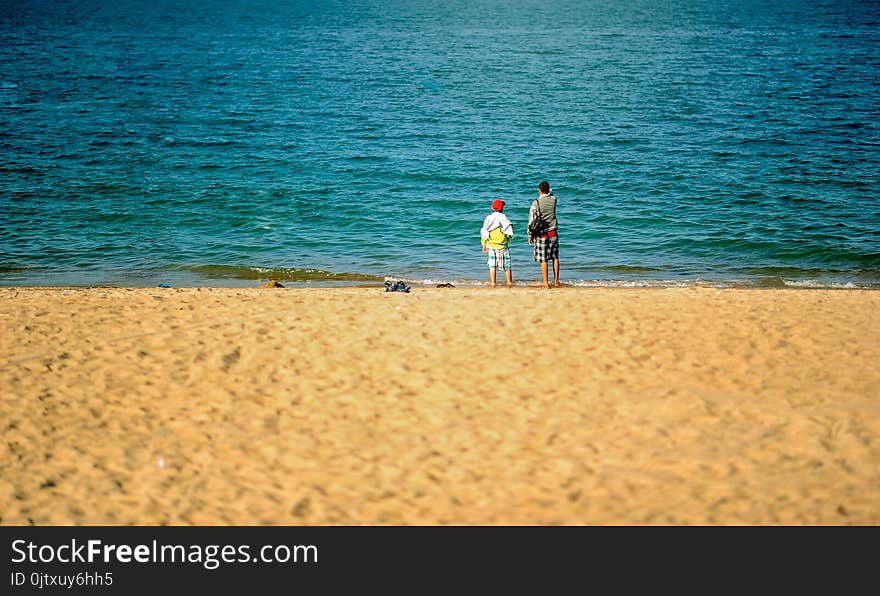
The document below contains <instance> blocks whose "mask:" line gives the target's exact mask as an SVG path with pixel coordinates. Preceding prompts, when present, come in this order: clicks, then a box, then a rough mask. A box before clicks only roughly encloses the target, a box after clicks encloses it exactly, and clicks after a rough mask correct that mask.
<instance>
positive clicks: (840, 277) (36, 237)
mask: <svg viewBox="0 0 880 596" xmlns="http://www.w3.org/2000/svg"><path fill="white" fill-rule="evenodd" d="M545 179H546V180H549V181H550V183H551V185H552V186H553V188H554V190H555V192H556V194H557V195H558V197H559V211H558V215H559V220H560V246H561V249H560V251H561V256H560V261H561V263H562V278H563V281H570V282H575V283H577V284H580V285H593V284H599V285H602V284H606V285H651V284H659V285H666V284H680V283H685V284H690V283H713V284H722V285H723V284H734V285H736V284H744V285H756V286H783V285H795V286H798V285H800V286H832V287H834V286H855V287H878V286H880V2H878V1H876V0H874V1H870V0H868V1H861V0H852V1H833V0H816V1H795V0H762V1H757V0H744V1H738V2H728V1H722V0H667V1H660V0H628V1H627V2H618V1H616V0H580V1H576V0H447V1H440V0H437V1H435V0H406V1H404V0H326V1H321V0H289V1H285V0H278V1H273V2H264V1H257V0H253V1H249V0H229V1H209V0H189V1H187V0H180V1H177V2H165V1H159V2H157V1H154V0H142V1H138V0H115V1H113V2H109V1H98V0H76V1H74V0H44V1H39V2H38V1H28V0H18V1H14V2H12V1H9V0H0V285H54V284H74V285H76V284H118V285H135V286H138V285H155V284H158V283H169V284H172V285H256V283H257V282H258V280H261V279H267V278H270V277H271V278H276V279H290V280H293V281H294V283H302V284H326V283H352V282H371V281H373V282H375V281H381V280H382V279H385V278H396V279H406V280H410V281H413V282H424V283H433V282H441V281H457V282H459V283H469V282H474V283H475V282H482V281H483V280H484V279H485V278H486V267H485V259H484V255H483V253H482V252H481V251H480V244H479V235H478V231H479V228H480V225H481V223H482V220H483V217H484V216H485V215H487V214H488V213H489V212H490V204H491V201H492V200H494V199H498V198H501V199H504V200H505V201H506V202H507V209H506V213H507V214H508V215H509V216H510V217H511V219H512V221H513V223H514V226H515V230H516V234H517V235H516V237H515V238H514V240H513V242H512V249H511V252H512V259H513V266H514V277H515V279H517V280H521V281H527V280H535V279H537V278H538V276H539V273H538V267H537V265H536V264H535V263H534V262H533V261H532V258H531V252H530V247H529V246H528V244H527V243H526V240H525V222H526V215H527V210H528V207H529V204H530V201H531V200H532V199H533V198H534V196H535V194H536V187H537V184H538V182H539V181H541V180H545Z"/></svg>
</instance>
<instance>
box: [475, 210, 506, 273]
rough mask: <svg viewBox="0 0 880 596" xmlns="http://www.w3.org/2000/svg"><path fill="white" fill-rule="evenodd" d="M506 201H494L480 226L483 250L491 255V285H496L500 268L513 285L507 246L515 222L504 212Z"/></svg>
mask: <svg viewBox="0 0 880 596" xmlns="http://www.w3.org/2000/svg"><path fill="white" fill-rule="evenodd" d="M503 211H504V201H502V200H501V199H497V200H495V201H492V213H490V214H489V215H487V216H486V219H484V220H483V227H482V228H480V243H481V244H482V245H483V252H484V253H487V254H488V255H489V261H488V265H489V285H490V286H492V287H493V288H494V287H495V285H496V284H495V277H496V273H497V271H498V269H502V270H503V271H504V276H505V277H506V278H507V287H508V288H510V287H512V286H513V271H511V269H510V249H509V248H508V247H507V245H508V243H509V242H510V239H511V238H513V224H512V223H510V220H509V219H508V218H507V216H506V215H504V213H503Z"/></svg>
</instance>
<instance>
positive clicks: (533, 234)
mask: <svg viewBox="0 0 880 596" xmlns="http://www.w3.org/2000/svg"><path fill="white" fill-rule="evenodd" d="M504 205H505V203H504V201H502V200H495V201H493V202H492V213H490V214H489V215H487V216H486V219H484V220H483V227H482V228H480V243H481V244H482V245H483V252H484V253H487V254H488V255H489V260H488V262H487V264H488V266H489V285H491V286H492V287H493V288H494V287H495V286H496V276H497V271H498V269H502V270H503V271H504V275H505V277H506V278H507V287H508V288H509V287H512V286H513V273H512V271H511V267H510V249H509V248H508V244H509V243H510V239H511V238H513V224H511V223H510V219H508V217H507V216H506V215H504V213H503V211H504ZM557 227H558V222H557V221H556V195H555V194H553V191H552V190H550V183H549V182H547V181H546V180H545V181H543V182H541V183H540V184H539V185H538V198H537V199H535V201H534V202H533V203H532V206H531V208H530V209H529V223H528V238H529V244H532V245H534V247H535V261H537V262H539V263H541V277H542V287H544V288H549V287H550V282H549V279H548V274H549V272H548V262H549V261H553V287H554V288H558V287H559V237H558V235H557V231H556V230H557Z"/></svg>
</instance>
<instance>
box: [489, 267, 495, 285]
mask: <svg viewBox="0 0 880 596" xmlns="http://www.w3.org/2000/svg"><path fill="white" fill-rule="evenodd" d="M489 285H490V286H492V287H493V288H494V287H495V267H492V268H490V269H489Z"/></svg>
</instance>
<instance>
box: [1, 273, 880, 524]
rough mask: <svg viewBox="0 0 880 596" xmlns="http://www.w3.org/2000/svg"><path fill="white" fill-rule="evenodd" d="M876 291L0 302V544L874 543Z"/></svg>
mask: <svg viewBox="0 0 880 596" xmlns="http://www.w3.org/2000/svg"><path fill="white" fill-rule="evenodd" d="M878 363H880V292H878V291H867V290H758V289H753V290H716V289H714V288H674V289H566V288H563V289H559V290H541V289H538V288H527V287H517V288H514V289H512V290H508V289H507V288H498V289H494V290H490V289H485V288H472V289H470V288H442V289H440V288H433V287H432V288H420V287H415V288H414V289H413V291H412V293H410V294H402V293H385V292H384V291H383V290H382V289H380V288H344V289H293V290H291V289H158V288H155V289H117V288H88V289H61V288H55V289H53V288H42V289H39V288H32V289H20V288H4V289H0V424H2V429H3V430H2V433H3V444H2V445H0V524H3V525H21V524H25V525H26V524H37V525H44V524H60V525H67V524H110V525H117V524H175V525H176V524H207V525H215V524H216V525H232V524H285V525H295V524H427V525H434V524H577V525H582V524H877V523H880V365H878Z"/></svg>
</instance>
